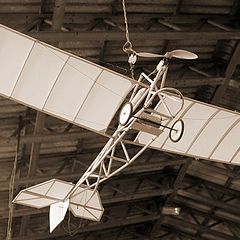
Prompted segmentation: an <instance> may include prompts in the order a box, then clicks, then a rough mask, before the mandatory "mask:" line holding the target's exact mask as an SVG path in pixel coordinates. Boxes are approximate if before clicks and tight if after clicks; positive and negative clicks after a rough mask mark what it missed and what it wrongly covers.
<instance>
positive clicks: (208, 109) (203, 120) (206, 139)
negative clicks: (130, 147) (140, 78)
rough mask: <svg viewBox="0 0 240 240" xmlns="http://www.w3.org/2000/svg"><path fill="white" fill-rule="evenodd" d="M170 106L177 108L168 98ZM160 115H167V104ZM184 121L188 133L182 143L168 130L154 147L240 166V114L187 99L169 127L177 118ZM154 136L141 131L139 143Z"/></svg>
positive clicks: (137, 138) (138, 137) (160, 111)
mask: <svg viewBox="0 0 240 240" xmlns="http://www.w3.org/2000/svg"><path fill="white" fill-rule="evenodd" d="M165 103H166V105H167V106H169V107H171V106H172V107H174V106H176V104H175V100H174V98H172V97H171V98H166V101H165ZM155 110H156V111H157V112H158V113H160V114H161V113H162V114H166V109H165V108H164V106H163V104H159V105H158V106H156V108H155ZM177 118H179V119H182V120H183V122H184V132H183V135H182V138H181V139H180V141H178V142H172V141H171V140H170V138H169V131H167V130H165V131H163V132H162V134H160V135H159V137H157V138H156V140H155V141H154V142H153V143H152V144H151V146H150V147H152V148H155V149H158V150H163V151H168V152H172V153H176V154H181V155H186V156H190V157H194V158H197V159H199V158H201V159H206V160H213V161H220V162H226V163H231V164H240V139H239V137H240V114H239V113H237V112H233V111H229V110H226V109H223V108H219V107H216V106H213V105H209V104H205V103H202V102H198V101H195V100H193V99H189V98H184V105H183V109H182V110H181V111H180V112H179V113H178V115H177V116H176V118H175V119H173V120H169V121H168V122H167V123H166V125H167V126H169V127H171V126H172V125H173V122H174V121H176V119H177ZM152 137H153V135H151V134H149V133H144V132H140V133H139V134H138V136H137V137H136V139H135V141H136V142H138V143H140V144H146V143H147V142H148V141H149V140H150V139H151V138H152Z"/></svg>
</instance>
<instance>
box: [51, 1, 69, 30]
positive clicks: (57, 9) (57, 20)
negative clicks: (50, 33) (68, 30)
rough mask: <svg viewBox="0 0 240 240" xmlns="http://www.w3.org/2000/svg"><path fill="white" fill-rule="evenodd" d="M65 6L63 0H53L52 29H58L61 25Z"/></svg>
mask: <svg viewBox="0 0 240 240" xmlns="http://www.w3.org/2000/svg"><path fill="white" fill-rule="evenodd" d="M65 6H66V1H65V0H55V5H54V9H53V18H52V28H53V30H54V31H59V30H60V29H61V27H62V25H63V20H64V13H65Z"/></svg>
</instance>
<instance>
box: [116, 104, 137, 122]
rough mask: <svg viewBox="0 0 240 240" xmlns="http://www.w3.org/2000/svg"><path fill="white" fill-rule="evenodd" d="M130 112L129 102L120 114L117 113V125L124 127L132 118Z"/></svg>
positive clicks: (131, 109)
mask: <svg viewBox="0 0 240 240" xmlns="http://www.w3.org/2000/svg"><path fill="white" fill-rule="evenodd" d="M132 112H133V105H132V103H130V102H126V103H125V104H124V105H123V106H122V108H121V110H120V112H119V116H118V123H119V124H120V125H122V126H124V125H126V124H127V122H128V121H129V119H130V118H131V116H132Z"/></svg>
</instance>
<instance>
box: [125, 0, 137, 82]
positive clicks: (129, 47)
mask: <svg viewBox="0 0 240 240" xmlns="http://www.w3.org/2000/svg"><path fill="white" fill-rule="evenodd" d="M122 7H123V16H124V22H125V34H126V42H125V43H124V45H123V51H124V52H125V53H127V54H128V63H129V67H130V72H131V75H132V78H133V79H134V64H135V62H136V52H135V51H134V50H133V46H132V43H131V41H130V34H129V30H128V19H127V10H126V4H125V0H122ZM134 58H135V59H134Z"/></svg>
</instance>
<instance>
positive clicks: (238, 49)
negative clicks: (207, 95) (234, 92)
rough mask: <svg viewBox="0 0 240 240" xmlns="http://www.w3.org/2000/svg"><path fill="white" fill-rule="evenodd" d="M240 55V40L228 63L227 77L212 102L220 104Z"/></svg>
mask: <svg viewBox="0 0 240 240" xmlns="http://www.w3.org/2000/svg"><path fill="white" fill-rule="evenodd" d="M239 56H240V42H238V43H237V44H236V47H235V50H234V52H233V54H232V57H231V59H230V61H229V63H228V66H227V68H226V71H225V78H226V79H225V81H224V83H223V85H222V86H221V87H219V88H218V90H217V91H216V93H215V95H214V97H213V100H212V102H213V103H214V104H218V103H220V102H221V98H222V96H223V95H224V92H225V90H226V89H227V88H228V86H229V83H230V81H231V77H232V75H233V74H234V71H235V69H236V67H237V65H238V64H239V63H240V60H239Z"/></svg>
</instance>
